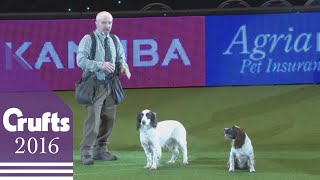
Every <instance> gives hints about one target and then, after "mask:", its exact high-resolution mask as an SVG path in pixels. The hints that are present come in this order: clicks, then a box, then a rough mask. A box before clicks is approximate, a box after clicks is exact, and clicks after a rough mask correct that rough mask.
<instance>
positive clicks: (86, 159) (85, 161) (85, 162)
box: [81, 155, 93, 165]
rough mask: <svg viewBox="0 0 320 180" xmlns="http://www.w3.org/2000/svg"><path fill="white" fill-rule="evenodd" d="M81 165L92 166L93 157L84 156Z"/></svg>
mask: <svg viewBox="0 0 320 180" xmlns="http://www.w3.org/2000/svg"><path fill="white" fill-rule="evenodd" d="M81 163H82V164H83V165H92V164H93V159H92V156H91V155H83V156H81Z"/></svg>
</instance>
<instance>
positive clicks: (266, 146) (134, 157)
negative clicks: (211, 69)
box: [56, 85, 320, 180]
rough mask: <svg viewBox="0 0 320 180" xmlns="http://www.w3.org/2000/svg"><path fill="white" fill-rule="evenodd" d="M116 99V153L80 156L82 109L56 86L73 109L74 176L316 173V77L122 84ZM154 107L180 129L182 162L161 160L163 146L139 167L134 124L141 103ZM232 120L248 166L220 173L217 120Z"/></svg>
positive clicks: (225, 151)
mask: <svg viewBox="0 0 320 180" xmlns="http://www.w3.org/2000/svg"><path fill="white" fill-rule="evenodd" d="M125 92H126V99H125V101H124V102H123V103H122V104H121V105H119V106H118V112H117V119H116V124H115V126H114V129H113V133H112V135H111V137H110V142H111V143H110V145H109V149H110V150H111V152H113V153H115V154H117V155H118V156H119V158H120V159H119V160H118V161H114V162H103V161H95V164H94V165H92V166H83V165H81V163H80V157H79V144H80V140H81V136H82V125H83V122H84V120H85V118H86V111H85V109H84V108H83V107H81V106H80V105H78V104H77V103H76V102H75V100H74V92H73V91H57V92H56V93H57V94H58V95H59V96H60V97H61V98H62V99H63V100H64V101H65V102H66V103H67V104H68V105H69V107H70V108H71V109H72V111H73V113H74V114H73V118H74V119H73V121H74V127H73V129H74V179H75V180H90V179H93V180H98V179H111V180H116V179H123V180H130V179H139V180H140V179H141V180H147V179H165V180H170V179H174V180H179V179H210V180H211V179H243V180H247V179H284V180H285V179H288V180H289V179H290V180H292V179H299V180H300V179H319V178H320V171H319V167H320V143H319V140H320V131H319V127H320V121H319V117H320V116H319V114H320V110H319V108H320V88H319V85H273V86H233V87H231V86H229V87H199V88H161V89H125ZM145 108H148V109H151V110H153V111H155V112H156V113H157V118H158V120H159V121H161V120H164V119H177V120H179V121H180V122H181V123H183V124H184V125H185V127H186V129H187V141H188V151H189V163H190V164H189V165H187V166H183V165H181V154H180V155H179V158H178V161H177V162H176V164H174V165H167V164H165V161H167V160H169V158H170V154H169V152H168V151H167V150H164V151H163V158H162V161H161V162H162V163H161V167H160V168H159V170H157V171H155V172H152V171H148V170H145V169H143V166H144V165H145V162H146V159H145V155H144V152H143V149H142V148H141V146H140V142H139V132H138V131H137V130H136V115H137V113H138V112H139V111H141V110H142V109H145ZM232 125H238V126H240V127H242V128H243V129H244V130H245V131H246V132H247V134H248V135H249V137H250V138H251V140H252V142H253V146H254V150H255V151H254V152H255V159H256V171H257V172H256V173H249V172H248V171H239V170H236V171H235V172H233V173H228V172H227V169H226V162H227V159H228V155H229V151H230V141H228V140H225V139H224V138H223V128H224V127H231V126H232Z"/></svg>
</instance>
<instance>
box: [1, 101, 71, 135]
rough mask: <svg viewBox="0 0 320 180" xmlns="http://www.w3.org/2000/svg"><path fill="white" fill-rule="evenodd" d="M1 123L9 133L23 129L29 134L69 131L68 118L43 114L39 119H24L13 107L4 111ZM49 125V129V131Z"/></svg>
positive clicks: (19, 111)
mask: <svg viewBox="0 0 320 180" xmlns="http://www.w3.org/2000/svg"><path fill="white" fill-rule="evenodd" d="M11 116H14V117H11ZM10 117H11V119H10ZM2 122H3V126H4V127H5V129H6V130H7V131H9V132H17V131H25V127H27V130H28V131H30V132H36V131H51V130H52V131H53V132H67V131H69V130H70V125H69V118H67V117H64V118H61V119H60V118H59V117H58V113H51V112H45V113H43V115H42V117H39V118H33V117H24V116H23V113H22V111H21V110H20V109H18V108H15V107H13V108H10V109H8V110H6V112H5V113H4V114H3V121H2ZM50 124H51V129H49V127H50Z"/></svg>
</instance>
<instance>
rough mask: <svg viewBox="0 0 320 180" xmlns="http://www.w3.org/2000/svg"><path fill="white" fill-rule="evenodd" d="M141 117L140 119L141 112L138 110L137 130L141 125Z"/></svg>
mask: <svg viewBox="0 0 320 180" xmlns="http://www.w3.org/2000/svg"><path fill="white" fill-rule="evenodd" d="M141 119H142V113H141V112H139V113H138V115H137V130H139V129H140V127H141Z"/></svg>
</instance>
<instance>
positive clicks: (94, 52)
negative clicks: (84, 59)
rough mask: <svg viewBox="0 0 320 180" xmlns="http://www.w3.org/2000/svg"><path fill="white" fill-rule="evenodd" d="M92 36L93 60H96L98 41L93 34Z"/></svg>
mask: <svg viewBox="0 0 320 180" xmlns="http://www.w3.org/2000/svg"><path fill="white" fill-rule="evenodd" d="M90 36H91V59H92V60H94V58H95V56H96V46H97V40H96V36H95V35H94V33H93V32H91V33H90Z"/></svg>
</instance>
